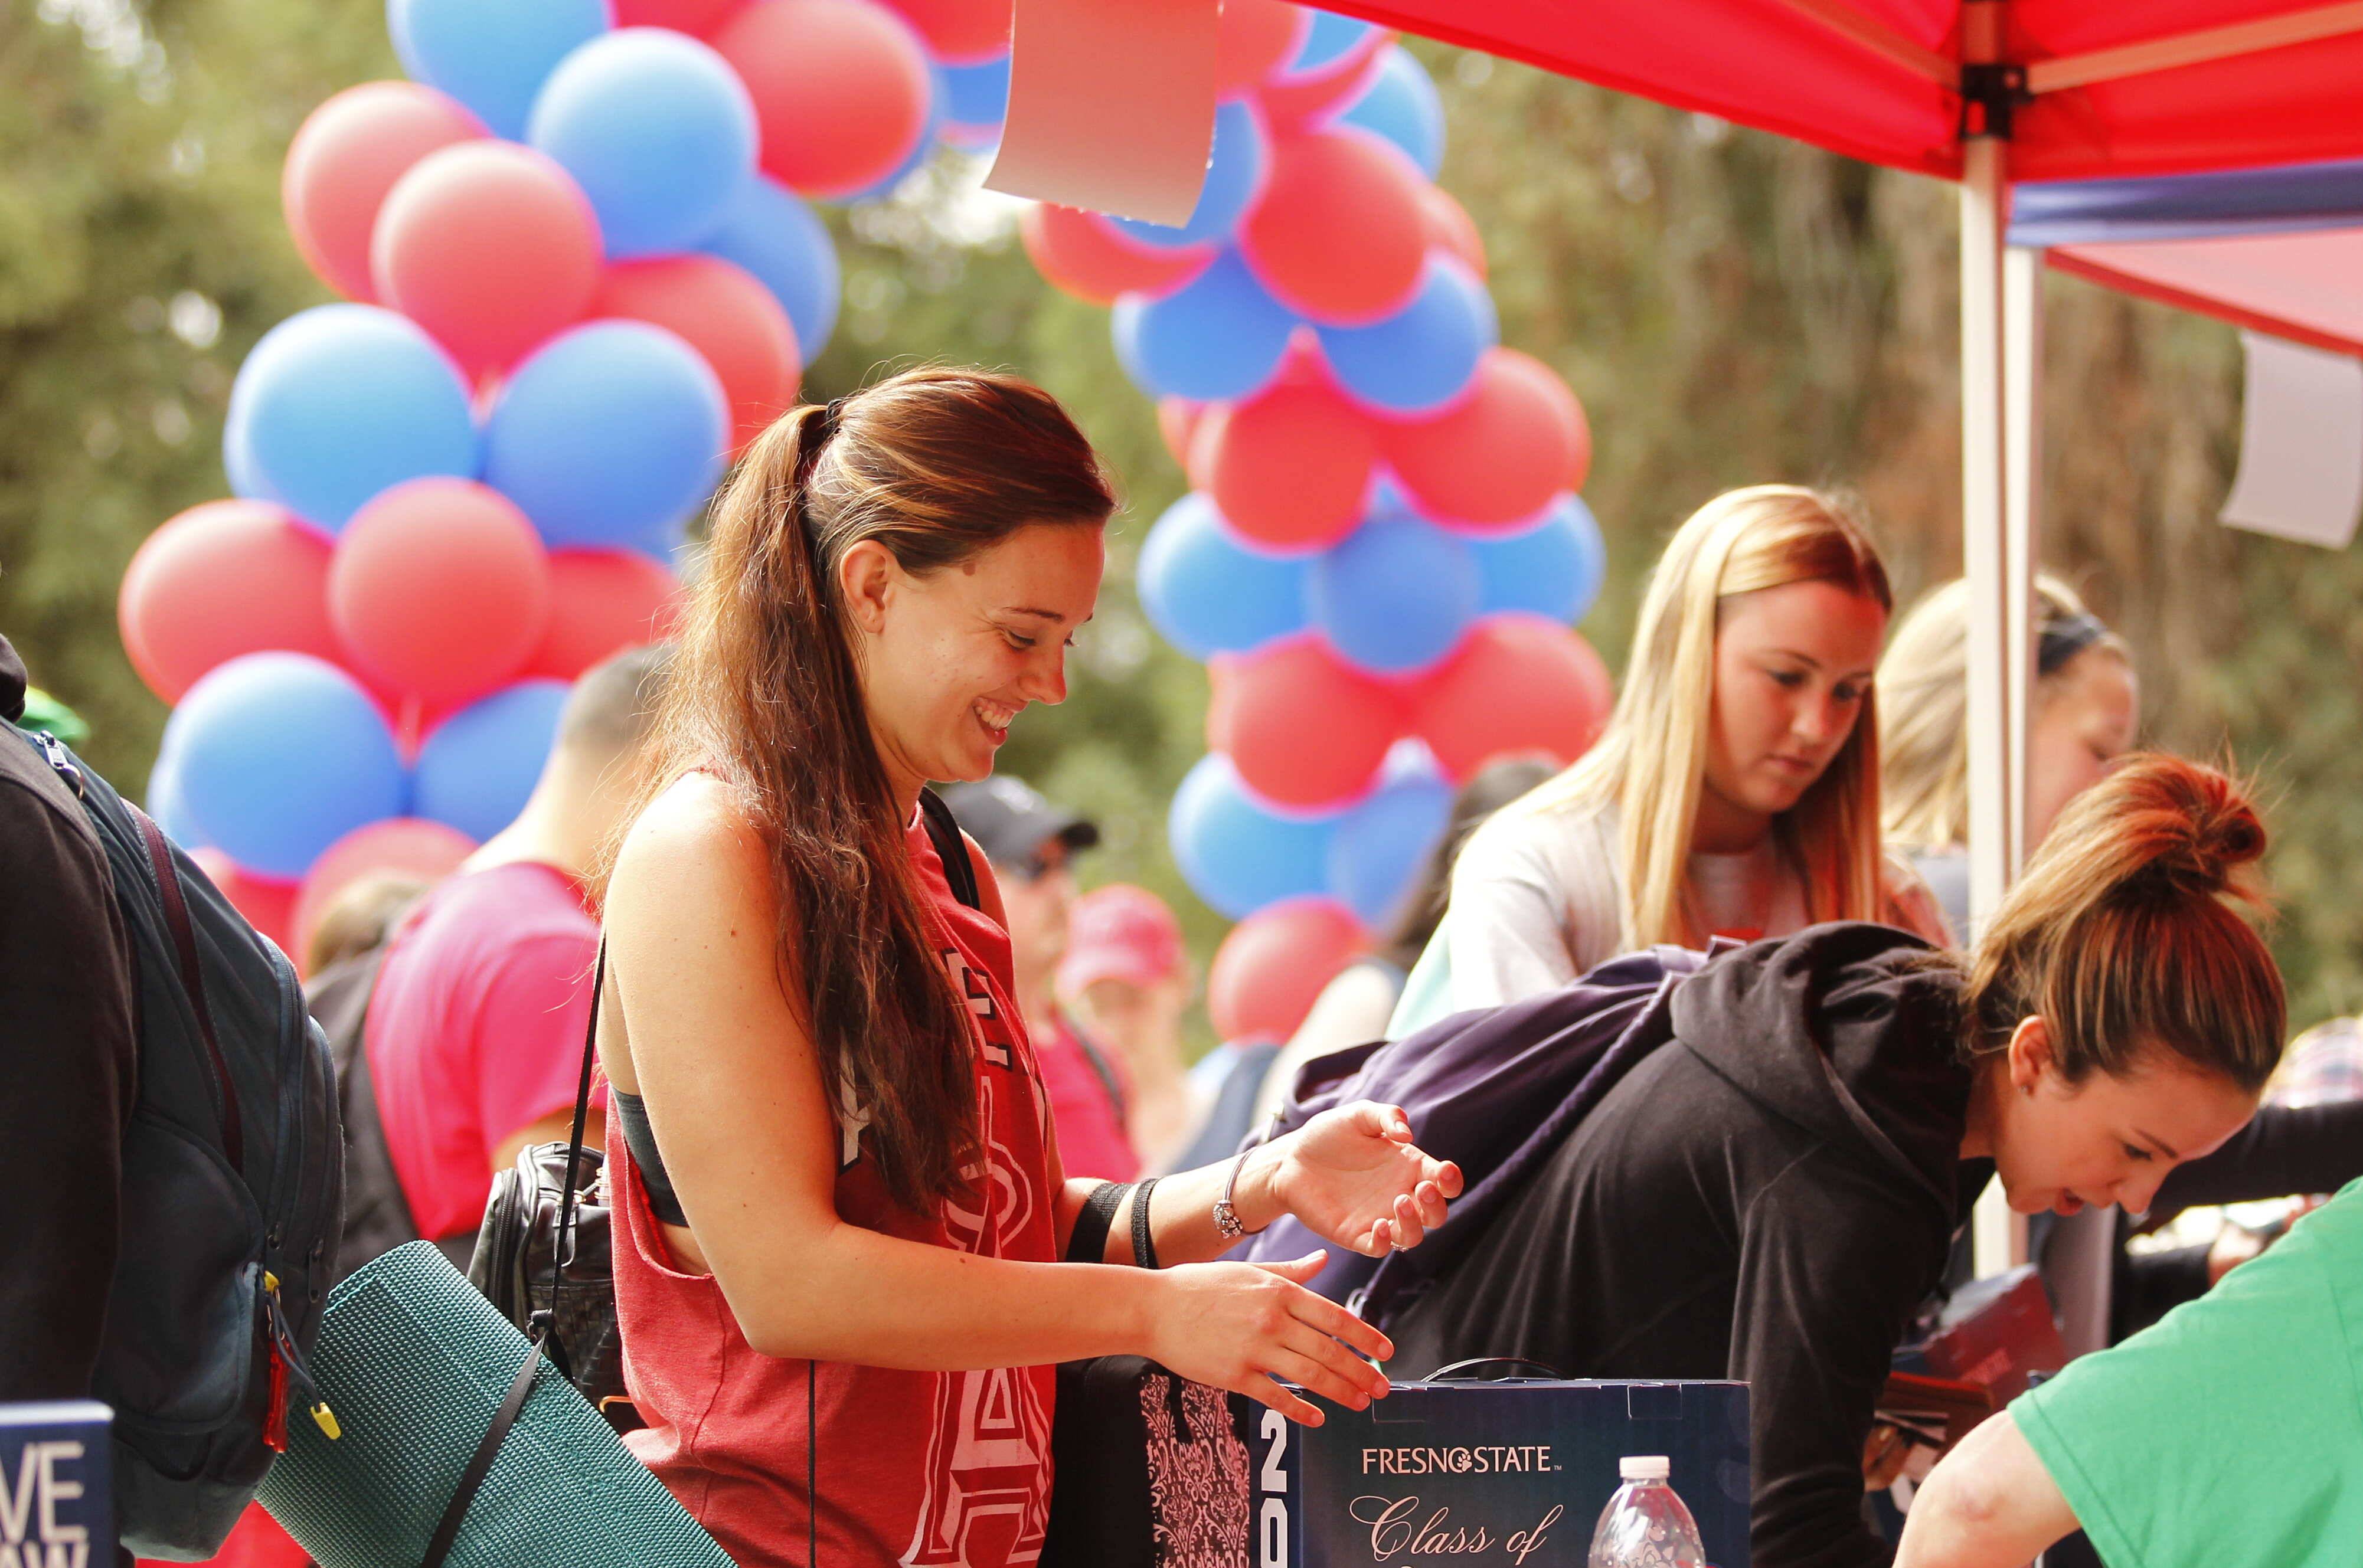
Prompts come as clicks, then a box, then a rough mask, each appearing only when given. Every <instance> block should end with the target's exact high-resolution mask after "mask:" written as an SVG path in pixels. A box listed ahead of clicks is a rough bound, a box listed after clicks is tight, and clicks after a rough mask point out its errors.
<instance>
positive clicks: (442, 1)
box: [385, 0, 616, 141]
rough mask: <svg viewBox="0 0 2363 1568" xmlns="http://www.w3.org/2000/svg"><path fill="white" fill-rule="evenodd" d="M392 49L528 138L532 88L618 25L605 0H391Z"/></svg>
mask: <svg viewBox="0 0 2363 1568" xmlns="http://www.w3.org/2000/svg"><path fill="white" fill-rule="evenodd" d="M385 23H386V30H387V31H388V32H390V33H392V34H393V35H394V53H395V54H396V55H397V56H399V57H400V58H401V61H402V69H403V70H404V71H405V72H409V74H410V78H411V80H412V81H414V82H424V83H427V84H428V85H429V86H432V87H439V88H441V89H442V90H443V91H444V92H446V93H449V94H451V96H453V97H454V98H457V99H459V100H460V103H462V104H465V105H467V106H468V107H469V108H470V109H472V110H473V111H475V115H476V117H477V118H478V119H480V120H482V121H483V122H484V124H485V125H486V126H487V127H490V128H491V130H492V133H493V134H494V136H505V137H506V138H509V139H510V140H511V141H523V140H524V139H525V127H526V121H527V118H528V117H529V116H531V114H532V113H533V100H534V95H535V94H538V93H539V92H540V91H541V84H542V83H544V82H546V81H548V80H549V73H550V72H552V71H554V70H556V69H557V68H558V62H559V61H561V60H563V59H565V58H566V57H567V55H568V54H569V53H571V51H572V50H574V49H575V48H576V47H577V46H578V45H581V44H585V43H588V42H590V41H591V40H592V39H595V38H597V37H598V36H599V35H600V34H601V33H604V32H605V31H607V30H608V29H609V28H612V27H614V26H615V25H616V19H615V16H614V14H613V13H612V12H611V11H610V10H609V8H608V3H607V0H386V7H385Z"/></svg>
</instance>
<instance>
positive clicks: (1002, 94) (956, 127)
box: [942, 54, 1009, 143]
mask: <svg viewBox="0 0 2363 1568" xmlns="http://www.w3.org/2000/svg"><path fill="white" fill-rule="evenodd" d="M942 69H943V100H944V124H945V127H946V134H947V135H949V134H950V133H951V132H953V131H957V132H959V133H960V140H962V141H963V142H977V143H982V142H990V141H997V140H999V139H1000V138H1001V122H1002V121H1003V120H1004V119H1005V118H1007V117H1008V115H1009V57H1008V56H1007V55H1005V54H1004V55H1003V56H1002V57H1001V58H1000V59H998V60H987V61H980V62H979V63H977V64H975V65H947V66H945V67H943V68H942Z"/></svg>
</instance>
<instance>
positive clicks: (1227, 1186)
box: [1215, 1143, 1262, 1242]
mask: <svg viewBox="0 0 2363 1568" xmlns="http://www.w3.org/2000/svg"><path fill="white" fill-rule="evenodd" d="M1261 1147H1262V1145H1261V1144H1260V1143H1250V1144H1248V1146H1247V1147H1246V1148H1244V1149H1241V1150H1240V1151H1239V1153H1238V1157H1237V1159H1234V1160H1233V1161H1232V1162H1231V1174H1230V1175H1228V1176H1225V1177H1224V1178H1223V1196H1222V1197H1220V1198H1216V1199H1215V1234H1216V1235H1218V1236H1220V1237H1222V1238H1223V1240H1224V1241H1226V1242H1237V1241H1241V1240H1243V1239H1245V1237H1246V1236H1247V1233H1248V1228H1247V1227H1246V1226H1245V1225H1243V1224H1241V1223H1240V1222H1239V1211H1238V1210H1237V1209H1236V1208H1234V1207H1232V1204H1231V1194H1232V1192H1233V1191H1234V1190H1235V1189H1236V1188H1237V1187H1238V1185H1239V1172H1241V1171H1243V1170H1245V1169H1246V1168H1247V1164H1248V1155H1249V1154H1254V1153H1255V1152H1256V1151H1257V1150H1258V1149H1259V1148H1261Z"/></svg>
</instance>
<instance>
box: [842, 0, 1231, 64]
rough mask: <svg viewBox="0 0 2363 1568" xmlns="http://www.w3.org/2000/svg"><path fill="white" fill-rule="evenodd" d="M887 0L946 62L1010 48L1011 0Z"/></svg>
mask: <svg viewBox="0 0 2363 1568" xmlns="http://www.w3.org/2000/svg"><path fill="white" fill-rule="evenodd" d="M886 3H887V4H888V5H890V6H893V8H894V10H895V12H896V13H897V14H898V15H899V16H901V17H902V18H903V19H904V21H906V22H908V23H910V24H911V26H912V27H913V28H915V29H917V31H918V34H919V36H920V37H921V38H923V39H926V40H927V52H928V53H929V54H932V55H934V56H935V57H936V58H937V60H938V61H942V62H943V63H944V64H946V65H979V64H982V63H983V62H984V61H988V60H992V59H994V58H995V57H997V56H1000V55H1004V54H1007V53H1008V52H1009V0H886ZM1236 3H1237V0H1233V4H1236Z"/></svg>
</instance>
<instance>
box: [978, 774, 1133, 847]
mask: <svg viewBox="0 0 2363 1568" xmlns="http://www.w3.org/2000/svg"><path fill="white" fill-rule="evenodd" d="M943 797H944V804H946V805H948V806H949V807H950V808H951V809H952V815H953V816H955V817H957V818H959V819H960V826H961V827H963V828H965V829H967V830H968V834H969V836H970V837H971V838H973V839H975V840H976V842H977V843H978V844H979V845H982V848H983V850H984V855H985V858H986V859H988V860H990V861H992V862H993V864H994V865H995V866H1008V867H1019V866H1023V865H1025V864H1026V862H1027V861H1029V860H1031V859H1033V858H1034V857H1035V856H1037V855H1038V854H1040V853H1041V850H1042V846H1043V845H1046V844H1048V843H1050V842H1051V841H1053V840H1056V841H1057V842H1059V843H1060V844H1063V845H1066V846H1067V849H1068V851H1069V852H1070V853H1072V852H1074V851H1077V850H1084V849H1089V848H1090V847H1091V846H1092V845H1095V844H1097V843H1098V842H1099V841H1100V830H1099V828H1098V827H1097V826H1096V825H1095V824H1093V823H1088V822H1085V821H1084V820H1083V819H1082V817H1079V816H1077V815H1076V814H1075V813H1074V812H1070V811H1067V810H1065V809H1064V808H1062V807H1059V806H1054V805H1052V804H1051V803H1050V802H1049V801H1046V800H1044V799H1043V798H1042V796H1041V794H1040V792H1039V791H1037V790H1035V789H1034V788H1033V787H1032V786H1031V785H1028V784H1026V782H1025V781H1023V780H1022V779H1017V778H1009V777H1008V776H1007V775H1005V774H995V775H994V776H993V777H992V778H980V779H977V780H975V781H973V782H970V783H961V784H950V785H947V786H945V788H944V790H943Z"/></svg>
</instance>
